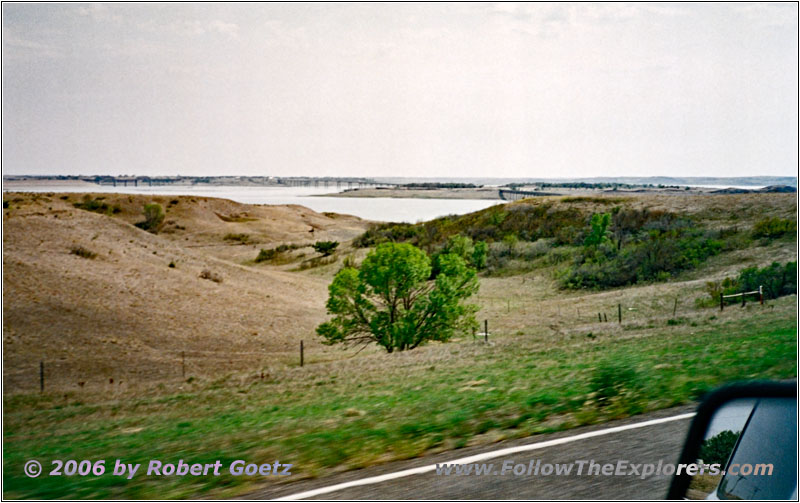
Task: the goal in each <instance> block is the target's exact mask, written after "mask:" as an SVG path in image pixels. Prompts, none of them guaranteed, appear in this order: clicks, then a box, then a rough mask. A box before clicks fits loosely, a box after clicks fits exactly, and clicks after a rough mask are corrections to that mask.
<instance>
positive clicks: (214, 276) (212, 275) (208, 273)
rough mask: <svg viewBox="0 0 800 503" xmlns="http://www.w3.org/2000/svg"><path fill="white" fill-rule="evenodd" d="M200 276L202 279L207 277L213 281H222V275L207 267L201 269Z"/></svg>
mask: <svg viewBox="0 0 800 503" xmlns="http://www.w3.org/2000/svg"><path fill="white" fill-rule="evenodd" d="M200 277H201V278H203V279H209V280H211V281H213V282H214V283H222V277H221V276H220V275H219V274H217V273H214V272H211V271H210V270H208V269H203V271H202V272H201V273H200Z"/></svg>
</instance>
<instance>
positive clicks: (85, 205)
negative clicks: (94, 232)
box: [72, 194, 122, 215]
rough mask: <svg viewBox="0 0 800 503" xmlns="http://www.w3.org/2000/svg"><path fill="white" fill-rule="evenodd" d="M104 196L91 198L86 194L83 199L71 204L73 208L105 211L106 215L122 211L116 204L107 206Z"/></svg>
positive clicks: (96, 211) (98, 211) (97, 211)
mask: <svg viewBox="0 0 800 503" xmlns="http://www.w3.org/2000/svg"><path fill="white" fill-rule="evenodd" d="M103 199H105V198H104V197H98V198H95V199H92V196H90V195H89V194H86V195H84V196H83V200H82V201H79V202H77V203H72V206H74V207H75V208H78V209H81V210H86V211H92V212H94V213H105V214H107V215H112V214H116V213H119V212H121V211H122V208H120V207H119V205H118V204H115V205H113V206H109V205H108V203H106V202H105V201H103Z"/></svg>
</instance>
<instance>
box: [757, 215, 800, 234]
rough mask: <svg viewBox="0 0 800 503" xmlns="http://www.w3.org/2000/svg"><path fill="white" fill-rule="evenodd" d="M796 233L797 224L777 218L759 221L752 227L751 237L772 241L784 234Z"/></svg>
mask: <svg viewBox="0 0 800 503" xmlns="http://www.w3.org/2000/svg"><path fill="white" fill-rule="evenodd" d="M796 231H797V222H795V221H794V220H789V219H786V218H778V217H772V218H766V219H764V220H759V221H758V222H756V224H755V225H754V226H753V236H754V237H757V238H768V239H774V238H779V237H781V236H783V235H784V234H789V233H795V232H796Z"/></svg>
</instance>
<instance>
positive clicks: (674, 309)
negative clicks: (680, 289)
mask: <svg viewBox="0 0 800 503" xmlns="http://www.w3.org/2000/svg"><path fill="white" fill-rule="evenodd" d="M677 310H678V297H675V304H674V305H673V306H672V317H673V318H674V317H675V312H676V311H677Z"/></svg>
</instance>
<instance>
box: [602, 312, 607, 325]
mask: <svg viewBox="0 0 800 503" xmlns="http://www.w3.org/2000/svg"><path fill="white" fill-rule="evenodd" d="M603 321H604V322H605V323H608V315H607V314H606V313H603Z"/></svg>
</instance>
